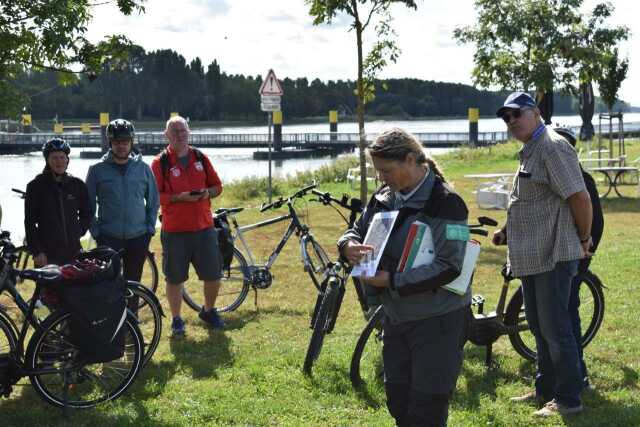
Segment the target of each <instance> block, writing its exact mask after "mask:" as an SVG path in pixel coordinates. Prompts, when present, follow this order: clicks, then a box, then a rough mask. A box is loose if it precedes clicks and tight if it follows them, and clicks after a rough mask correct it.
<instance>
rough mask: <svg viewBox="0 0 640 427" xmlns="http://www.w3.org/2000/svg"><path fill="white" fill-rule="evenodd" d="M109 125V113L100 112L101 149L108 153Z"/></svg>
mask: <svg viewBox="0 0 640 427" xmlns="http://www.w3.org/2000/svg"><path fill="white" fill-rule="evenodd" d="M107 126H109V113H100V150H101V151H102V153H106V152H107V150H108V149H109V141H108V140H107Z"/></svg>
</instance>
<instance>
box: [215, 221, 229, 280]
mask: <svg viewBox="0 0 640 427" xmlns="http://www.w3.org/2000/svg"><path fill="white" fill-rule="evenodd" d="M213 225H214V227H215V228H216V231H217V232H218V247H219V248H220V253H221V254H222V264H223V268H224V269H225V270H229V267H231V262H232V261H233V237H231V227H230V226H229V221H228V220H227V216H226V215H222V216H215V217H214V218H213Z"/></svg>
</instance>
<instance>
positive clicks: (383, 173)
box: [338, 128, 471, 426]
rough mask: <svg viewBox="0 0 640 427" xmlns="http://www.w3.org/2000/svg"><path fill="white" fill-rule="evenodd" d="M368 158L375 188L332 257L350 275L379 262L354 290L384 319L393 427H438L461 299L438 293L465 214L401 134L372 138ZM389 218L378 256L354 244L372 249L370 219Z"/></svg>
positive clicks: (417, 147)
mask: <svg viewBox="0 0 640 427" xmlns="http://www.w3.org/2000/svg"><path fill="white" fill-rule="evenodd" d="M369 155H370V156H371V158H372V161H373V165H374V167H375V169H376V171H377V173H378V175H379V177H380V179H381V180H382V181H383V183H384V185H383V186H382V187H381V188H380V189H378V191H376V192H375V193H374V194H373V196H372V197H371V199H370V200H369V203H368V205H367V208H366V210H365V212H364V213H363V215H362V217H361V218H360V219H359V221H358V222H357V223H356V225H355V226H354V228H352V229H350V230H348V231H347V232H346V233H345V234H344V235H343V236H342V237H341V238H340V239H339V241H338V247H339V249H340V253H341V254H342V256H343V257H345V258H346V259H347V260H348V261H349V263H350V264H352V265H357V264H359V263H360V262H361V261H362V260H363V259H364V258H367V261H368V260H369V258H371V257H373V258H375V259H376V260H377V261H379V262H378V265H377V270H376V271H375V274H374V275H373V276H366V275H364V276H360V280H361V282H362V283H363V284H364V285H365V286H364V288H365V293H366V294H367V296H368V298H369V301H370V302H373V300H377V301H378V304H380V303H381V304H382V306H383V309H384V313H385V317H384V321H383V325H384V326H383V361H384V374H385V375H384V377H385V390H386V395H387V407H388V409H389V412H390V413H391V415H392V416H393V417H394V418H395V421H396V424H397V425H398V426H414V425H420V426H427V425H428V426H446V424H447V418H448V408H449V399H450V397H451V394H452V392H453V390H454V389H455V386H456V381H457V378H458V375H459V373H460V369H461V366H462V355H463V352H462V346H463V345H464V341H465V332H466V325H467V319H468V317H467V316H468V313H469V305H470V302H471V289H470V288H469V287H468V286H467V288H466V291H463V292H462V295H459V294H457V293H454V292H450V291H448V290H446V289H444V288H442V286H443V285H447V284H449V283H450V282H452V281H453V280H454V279H456V277H458V276H459V275H460V273H461V271H462V265H463V260H464V256H465V248H466V244H467V240H469V229H468V227H467V216H468V211H467V207H466V205H465V203H464V201H463V200H462V199H461V198H460V197H459V196H458V195H457V194H456V193H454V192H453V190H452V189H451V188H450V187H449V186H448V185H447V184H446V181H445V178H444V176H443V175H442V173H441V172H440V170H439V169H438V167H437V165H436V163H435V162H434V161H433V160H432V159H430V158H429V157H427V156H426V155H425V153H424V151H423V148H422V145H421V144H420V143H419V142H418V141H417V140H416V139H415V137H413V135H411V134H409V133H407V132H405V131H404V130H402V129H397V128H396V129H390V130H388V131H386V132H384V133H382V134H381V135H380V136H379V137H378V138H377V139H376V141H375V142H374V143H373V144H372V145H371V146H370V147H369ZM393 211H397V216H395V220H394V222H393V224H392V225H391V226H388V230H389V231H390V232H389V235H388V237H386V244H384V247H379V248H376V247H374V246H375V245H374V246H371V245H365V244H363V243H362V242H364V241H365V237H367V239H366V240H367V242H371V241H372V240H371V239H370V238H369V236H367V233H368V232H370V231H371V230H369V228H370V227H371V228H373V227H377V226H376V225H375V222H376V221H373V222H372V220H373V219H374V216H375V215H376V214H378V213H390V212H393ZM378 218H380V216H377V217H376V220H378ZM372 224H374V225H372ZM387 225H388V224H387ZM374 233H378V231H375V232H374ZM370 234H371V233H370ZM425 239H427V240H425ZM429 239H430V240H431V241H428V240H429ZM377 241H380V239H378V240H377ZM413 245H416V246H417V247H419V248H420V247H421V249H420V250H422V251H423V252H424V251H425V250H426V252H429V251H430V255H429V254H427V255H423V257H422V259H419V258H418V255H416V254H415V250H414V255H413V257H412V256H411V247H412V246H413ZM374 249H376V250H375V251H374ZM371 252H373V254H371ZM367 254H368V255H367ZM403 254H404V256H403ZM356 270H357V269H356ZM364 270H365V274H366V270H367V269H364ZM369 274H371V272H369Z"/></svg>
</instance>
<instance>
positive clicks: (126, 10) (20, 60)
mask: <svg viewBox="0 0 640 427" xmlns="http://www.w3.org/2000/svg"><path fill="white" fill-rule="evenodd" d="M143 1H144V0H117V6H118V8H119V9H120V11H121V12H122V13H123V14H125V15H129V14H131V13H132V12H133V11H139V12H142V11H144V8H143V6H142V2H143ZM92 7H93V5H92V3H91V2H90V1H88V0H33V1H24V0H2V2H1V3H0V99H2V102H1V103H0V115H5V114H10V113H15V112H16V111H18V110H19V108H20V106H22V105H24V104H25V103H27V102H28V99H27V97H26V95H25V93H24V92H23V91H22V90H21V89H20V87H18V86H16V85H15V84H14V81H15V78H16V77H17V75H18V74H19V73H21V72H23V71H24V70H27V69H32V70H41V69H51V70H58V71H63V73H61V74H60V75H59V83H61V84H67V83H70V82H72V81H74V80H75V76H74V74H73V73H71V70H70V67H72V66H74V65H76V64H79V65H81V66H82V67H83V70H82V71H83V72H88V73H96V72H99V71H100V69H101V67H102V66H103V64H104V63H105V61H106V60H107V59H114V58H118V57H120V58H122V56H121V55H122V52H123V50H122V48H123V47H124V46H127V45H128V44H129V43H128V40H127V39H126V38H125V37H123V36H118V35H113V36H108V37H106V38H105V40H103V41H101V42H99V43H95V44H94V43H91V42H90V41H89V40H88V39H87V38H86V37H85V34H86V32H87V25H88V23H89V22H90V21H91V12H92V10H91V8H92Z"/></svg>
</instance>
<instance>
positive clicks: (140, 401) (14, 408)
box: [0, 377, 179, 427]
mask: <svg viewBox="0 0 640 427" xmlns="http://www.w3.org/2000/svg"><path fill="white" fill-rule="evenodd" d="M24 387H25V389H24V390H23V391H22V394H21V395H20V397H18V398H11V397H10V398H9V399H3V400H2V402H0V407H1V408H2V412H1V414H2V415H1V416H0V419H2V425H3V426H5V425H6V426H27V425H34V420H38V421H39V425H46V426H70V425H72V426H101V427H102V426H130V425H145V426H149V427H173V426H178V425H179V424H177V423H171V422H166V421H157V420H154V419H153V414H150V413H149V412H148V411H147V408H145V405H144V401H145V400H146V399H148V398H149V397H151V398H153V396H151V395H149V394H147V393H145V392H143V393H140V391H143V389H144V381H140V379H139V377H138V379H137V383H134V384H133V386H132V388H131V389H129V390H127V391H126V392H125V393H124V394H123V395H122V396H120V398H119V399H116V400H115V401H113V402H106V403H101V404H99V405H98V406H96V407H95V408H90V409H68V410H67V414H66V416H65V414H64V412H63V410H62V409H61V408H56V407H54V406H52V405H49V404H47V403H46V402H45V401H44V400H43V399H41V398H40V396H39V395H38V394H37V393H36V392H35V390H34V389H33V388H31V386H30V385H29V384H28V383H26V384H25V385H24ZM162 387H164V384H163V385H162ZM136 389H138V390H136ZM160 391H161V390H160ZM153 395H154V396H155V394H153ZM132 397H134V398H132ZM121 403H122V404H123V405H125V406H127V407H129V410H127V411H122V410H113V409H114V408H115V407H117V406H119V405H120V404H121ZM118 412H119V413H118ZM133 413H135V415H133Z"/></svg>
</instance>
